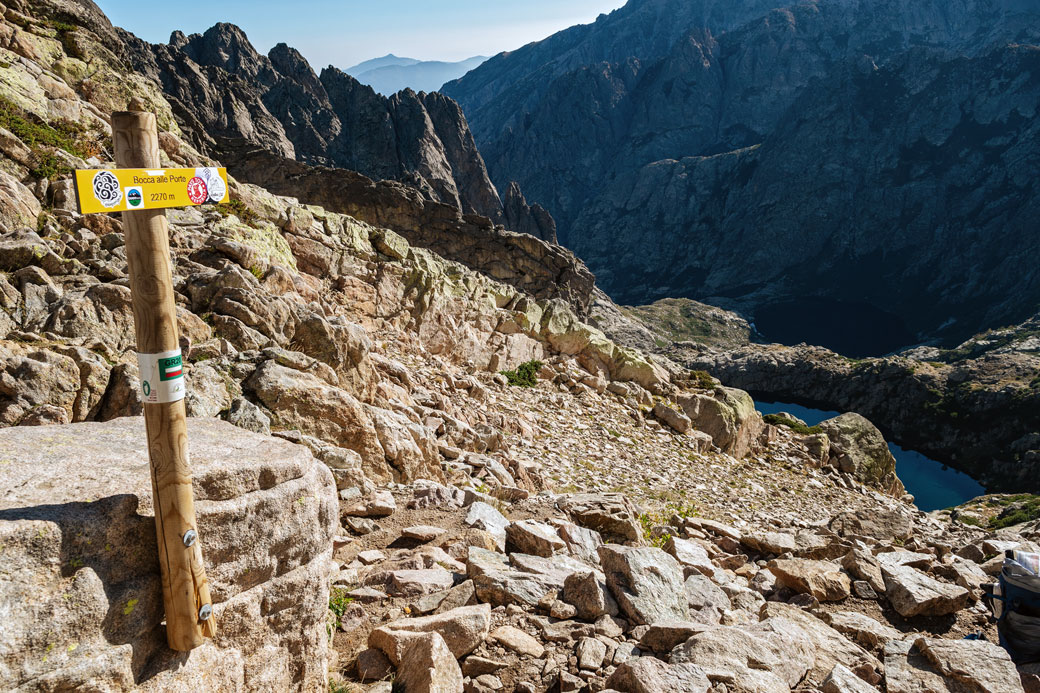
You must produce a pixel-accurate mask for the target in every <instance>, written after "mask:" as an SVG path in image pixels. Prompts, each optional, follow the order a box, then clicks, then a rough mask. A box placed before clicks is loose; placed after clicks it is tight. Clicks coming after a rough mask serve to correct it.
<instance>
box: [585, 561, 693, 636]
mask: <svg viewBox="0 0 1040 693" xmlns="http://www.w3.org/2000/svg"><path fill="white" fill-rule="evenodd" d="M599 560H600V563H601V564H602V566H603V572H604V574H605V575H606V579H607V586H608V587H609V588H610V591H611V593H612V594H613V595H614V599H615V600H616V601H617V603H618V606H620V607H621V611H622V613H624V614H625V616H626V617H627V618H628V619H629V620H631V621H634V622H635V623H638V624H647V625H649V624H651V623H654V622H655V621H661V620H664V619H676V620H686V619H687V617H688V616H689V614H690V610H689V605H688V604H687V601H686V593H685V591H684V590H683V572H682V568H680V567H679V563H678V562H677V561H676V560H675V559H674V558H672V557H671V556H669V555H668V554H666V553H665V552H664V551H662V550H661V549H657V548H652V547H626V546H618V545H616V544H605V545H603V546H601V547H600V548H599Z"/></svg>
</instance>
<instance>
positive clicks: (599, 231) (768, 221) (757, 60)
mask: <svg viewBox="0 0 1040 693" xmlns="http://www.w3.org/2000/svg"><path fill="white" fill-rule="evenodd" d="M1037 26H1040V22H1038V16H1037V10H1036V7H1035V5H1034V4H1032V3H1027V2H1021V1H1020V0H970V1H967V0H966V1H961V2H955V3H949V2H939V1H937V0H936V1H929V2H923V3H903V2H894V1H893V2H874V1H869V2H868V1H866V0H863V1H859V0H818V1H815V2H806V3H790V2H761V3H715V2H708V1H706V0H703V1H698V2H688V3H687V2H670V1H668V0H633V1H632V2H630V3H629V4H628V5H626V6H625V7H624V8H622V9H620V10H617V11H615V12H613V13H611V14H610V15H609V16H605V17H601V18H600V19H599V20H597V22H596V23H594V24H592V25H588V26H583V27H574V28H571V29H569V30H566V31H564V32H561V33H560V34H557V35H554V36H553V37H550V38H548V39H546V40H545V41H542V42H538V43H535V44H531V45H529V46H525V47H524V48H522V49H519V50H517V51H513V52H511V53H507V54H502V55H499V56H496V57H494V58H492V59H490V60H488V61H487V62H486V63H484V64H483V65H481V66H480V67H479V68H477V69H476V70H474V71H472V72H471V73H469V74H468V75H466V76H464V77H463V78H461V79H460V80H458V81H456V82H454V83H450V84H448V85H446V86H445V89H444V91H445V93H447V94H449V95H450V96H452V97H453V98H455V99H457V100H458V101H459V103H460V104H461V105H462V107H463V109H464V110H465V111H466V114H467V116H468V119H469V122H470V124H471V127H473V129H474V132H475V134H476V138H477V143H478V145H479V146H480V148H481V151H482V153H483V155H484V157H485V160H486V161H487V162H488V168H489V170H490V172H491V176H492V180H494V181H496V182H497V183H499V184H500V185H501V184H502V183H503V182H504V181H507V180H516V181H519V183H520V184H521V186H522V187H523V189H524V190H525V191H526V193H527V195H528V196H529V197H531V198H532V199H535V200H538V201H539V202H541V203H542V204H543V205H545V206H546V208H547V209H548V210H549V211H550V212H551V213H552V214H553V216H554V217H555V219H556V221H557V223H558V225H559V234H560V238H561V240H562V242H563V243H564V244H565V245H567V246H568V247H570V248H572V249H574V250H575V251H576V252H577V253H578V255H579V256H580V257H582V258H583V259H584V260H585V261H586V262H588V263H589V266H590V267H591V269H592V270H593V271H594V272H595V273H596V275H597V277H598V278H599V280H600V282H601V284H602V285H603V286H604V288H605V289H606V290H607V292H608V293H610V294H611V295H612V296H613V297H614V298H615V299H617V300H619V301H622V302H625V303H645V302H649V301H652V300H655V299H657V298H662V297H671V296H689V297H692V298H698V299H702V300H710V302H713V303H716V304H721V305H724V306H727V307H733V308H737V309H740V310H741V311H742V312H744V313H745V314H747V315H755V316H756V317H758V316H757V315H756V313H762V314H763V315H764V316H774V315H777V314H778V313H779V315H778V316H777V317H776V318H775V320H774V323H775V322H786V323H787V324H789V325H790V324H791V323H792V321H797V322H798V323H799V325H800V326H801V327H800V328H799V329H801V331H802V334H806V333H808V332H809V331H810V330H812V329H813V326H814V325H818V324H820V323H821V322H823V321H824V320H833V321H837V324H838V325H839V326H841V327H847V328H854V327H855V322H856V321H857V320H862V318H861V317H859V316H862V315H864V314H865V313H866V312H867V311H872V312H873V313H874V314H873V315H872V316H871V318H872V323H871V325H870V329H868V330H866V333H867V334H868V335H869V334H870V332H874V333H878V332H882V331H885V332H891V333H897V335H898V336H897V339H898V340H901V341H897V343H895V344H881V343H879V344H878V345H877V346H876V347H875V349H876V350H875V351H873V352H872V353H875V354H876V353H883V352H884V351H887V350H890V349H892V348H895V347H897V346H902V345H905V344H908V343H913V342H914V341H916V340H920V339H924V338H927V337H935V336H938V337H942V338H944V339H947V340H948V341H952V343H953V344H956V343H957V342H959V341H961V340H962V339H964V338H967V337H968V336H970V335H971V334H973V333H975V332H978V331H979V330H981V329H986V328H988V327H991V326H994V325H999V324H1009V323H1012V322H1017V321H1020V320H1022V319H1024V318H1025V317H1027V316H1028V315H1030V314H1031V313H1032V312H1033V311H1034V310H1035V308H1036V305H1037V303H1038V301H1040V277H1038V273H1037V272H1036V267H1035V263H1032V262H1031V260H1030V259H1029V258H1031V257H1032V256H1033V255H1035V254H1036V252H1037V247H1036V243H1037V238H1036V234H1034V233H1032V219H1033V218H1034V217H1035V215H1036V213H1037V208H1038V204H1040V202H1038V198H1037V196H1036V193H1035V189H1034V186H1033V185H1032V183H1031V180H1032V178H1033V173H1034V172H1035V171H1036V170H1037V168H1038V162H1037V150H1036V147H1035V143H1036V141H1037V137H1036V129H1037V127H1038V126H1037V123H1038V122H1040V121H1038V119H1037V117H1036V109H1035V104H1036V103H1037V102H1038V100H1040V98H1038V93H1037V81H1036V80H1035V79H1034V78H1033V75H1035V74H1036V72H1037V65H1036V61H1037V60H1038V55H1040V53H1038V50H1037V48H1036V44H1037ZM547 172H549V173H547ZM1009 248H1015V249H1016V252H1009V251H1008V249H1009ZM1017 249H1022V252H1018V250H1017ZM752 278H753V279H752ZM835 314H837V315H835ZM843 314H844V315H843ZM853 315H856V316H857V317H855V318H854V317H853ZM762 322H763V323H764V322H765V317H763V320H762ZM791 332H792V333H797V332H798V329H792V330H791ZM836 333H837V330H830V334H827V333H823V336H822V340H824V341H823V343H825V344H826V343H827V341H826V340H827V339H828V338H830V339H832V340H833V339H834V337H835V334H836ZM814 336H815V333H814ZM795 341H798V340H797V338H795ZM814 341H816V339H814ZM830 344H832V345H833V346H835V347H836V348H839V349H841V348H843V347H845V345H844V344H843V343H841V342H839V341H838V340H835V341H832V342H830ZM860 347H861V348H862V345H860ZM852 348H854V347H851V348H849V349H848V350H849V351H851V350H852ZM867 353H871V352H869V351H868V352H867Z"/></svg>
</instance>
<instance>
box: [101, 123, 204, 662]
mask: <svg viewBox="0 0 1040 693" xmlns="http://www.w3.org/2000/svg"><path fill="white" fill-rule="evenodd" d="M112 143H113V146H114V149H115V158H116V165H117V166H119V167H120V168H151V169H158V168H160V167H161V166H160V160H159V137H158V132H157V130H156V126H155V115H154V114H152V113H145V112H139V111H123V112H119V113H113V114H112ZM123 231H124V234H125V238H126V258H127V265H128V266H129V271H130V291H131V296H132V301H133V311H134V327H135V329H136V332H137V351H138V363H139V364H140V365H141V381H142V383H141V385H142V391H143V393H144V395H145V400H146V403H145V405H144V424H145V431H146V433H147V436H148V459H149V461H150V463H151V470H152V499H153V505H154V506H155V531H156V536H157V537H158V544H159V568H160V571H161V573H162V590H163V606H164V607H165V609H166V640H167V642H168V643H169V645H170V647H171V648H172V649H174V650H181V651H187V650H191V649H192V648H195V647H198V646H199V645H201V644H202V640H203V638H204V637H213V635H214V634H215V632H216V622H215V620H216V619H215V617H214V616H213V615H212V602H211V601H210V595H209V583H208V582H207V581H206V571H205V567H204V565H203V562H202V547H201V542H200V541H199V539H198V538H197V537H198V527H197V525H196V523H195V502H194V497H193V495H192V488H191V466H190V464H189V462H188V435H187V426H186V421H185V418H186V413H185V409H184V378H183V375H175V376H174V377H173V378H168V377H165V376H168V375H169V373H178V372H179V369H177V370H173V371H170V370H169V368H165V367H167V366H169V364H179V363H180V354H179V348H180V345H179V343H178V335H177V307H176V304H175V303H174V299H173V274H172V268H171V266H170V244H169V239H168V238H167V226H166V212H165V211H164V210H162V209H142V210H136V211H132V212H129V211H128V212H123ZM170 352H177V353H176V354H174V353H170ZM160 360H161V361H160ZM164 368H165V371H164ZM161 371H164V372H163V376H160V375H159V373H160V372H161ZM149 373H150V374H149ZM160 377H164V380H162V381H161V382H160ZM149 399H152V400H155V401H154V402H152V403H150V402H148V400H149ZM189 531H190V532H191V534H189ZM186 535H187V539H185V537H186ZM200 609H201V610H202V612H201V614H200ZM203 616H206V618H202V617H203Z"/></svg>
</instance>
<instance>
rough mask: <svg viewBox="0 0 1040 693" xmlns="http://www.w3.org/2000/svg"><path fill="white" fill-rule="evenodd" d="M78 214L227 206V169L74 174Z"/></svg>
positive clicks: (109, 171)
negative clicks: (214, 204)
mask: <svg viewBox="0 0 1040 693" xmlns="http://www.w3.org/2000/svg"><path fill="white" fill-rule="evenodd" d="M76 197H77V198H78V200H79V212H80V214H103V213H105V212H128V211H134V210H137V209H161V208H164V207H188V206H192V205H202V204H213V203H217V202H227V200H228V181H227V169H224V168H216V167H208V168H162V169H150V168H108V169H93V170H79V171H76Z"/></svg>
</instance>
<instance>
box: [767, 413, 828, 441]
mask: <svg viewBox="0 0 1040 693" xmlns="http://www.w3.org/2000/svg"><path fill="white" fill-rule="evenodd" d="M762 420H763V421H765V422H766V423H767V424H773V425H774V426H787V427H788V428H790V429H791V430H792V431H794V432H795V433H800V434H802V435H803V436H811V435H816V434H817V433H823V429H822V428H820V427H819V426H806V425H805V424H802V423H799V422H797V421H795V420H794V419H789V418H787V417H786V416H782V415H780V414H766V415H765V416H763V417H762Z"/></svg>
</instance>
